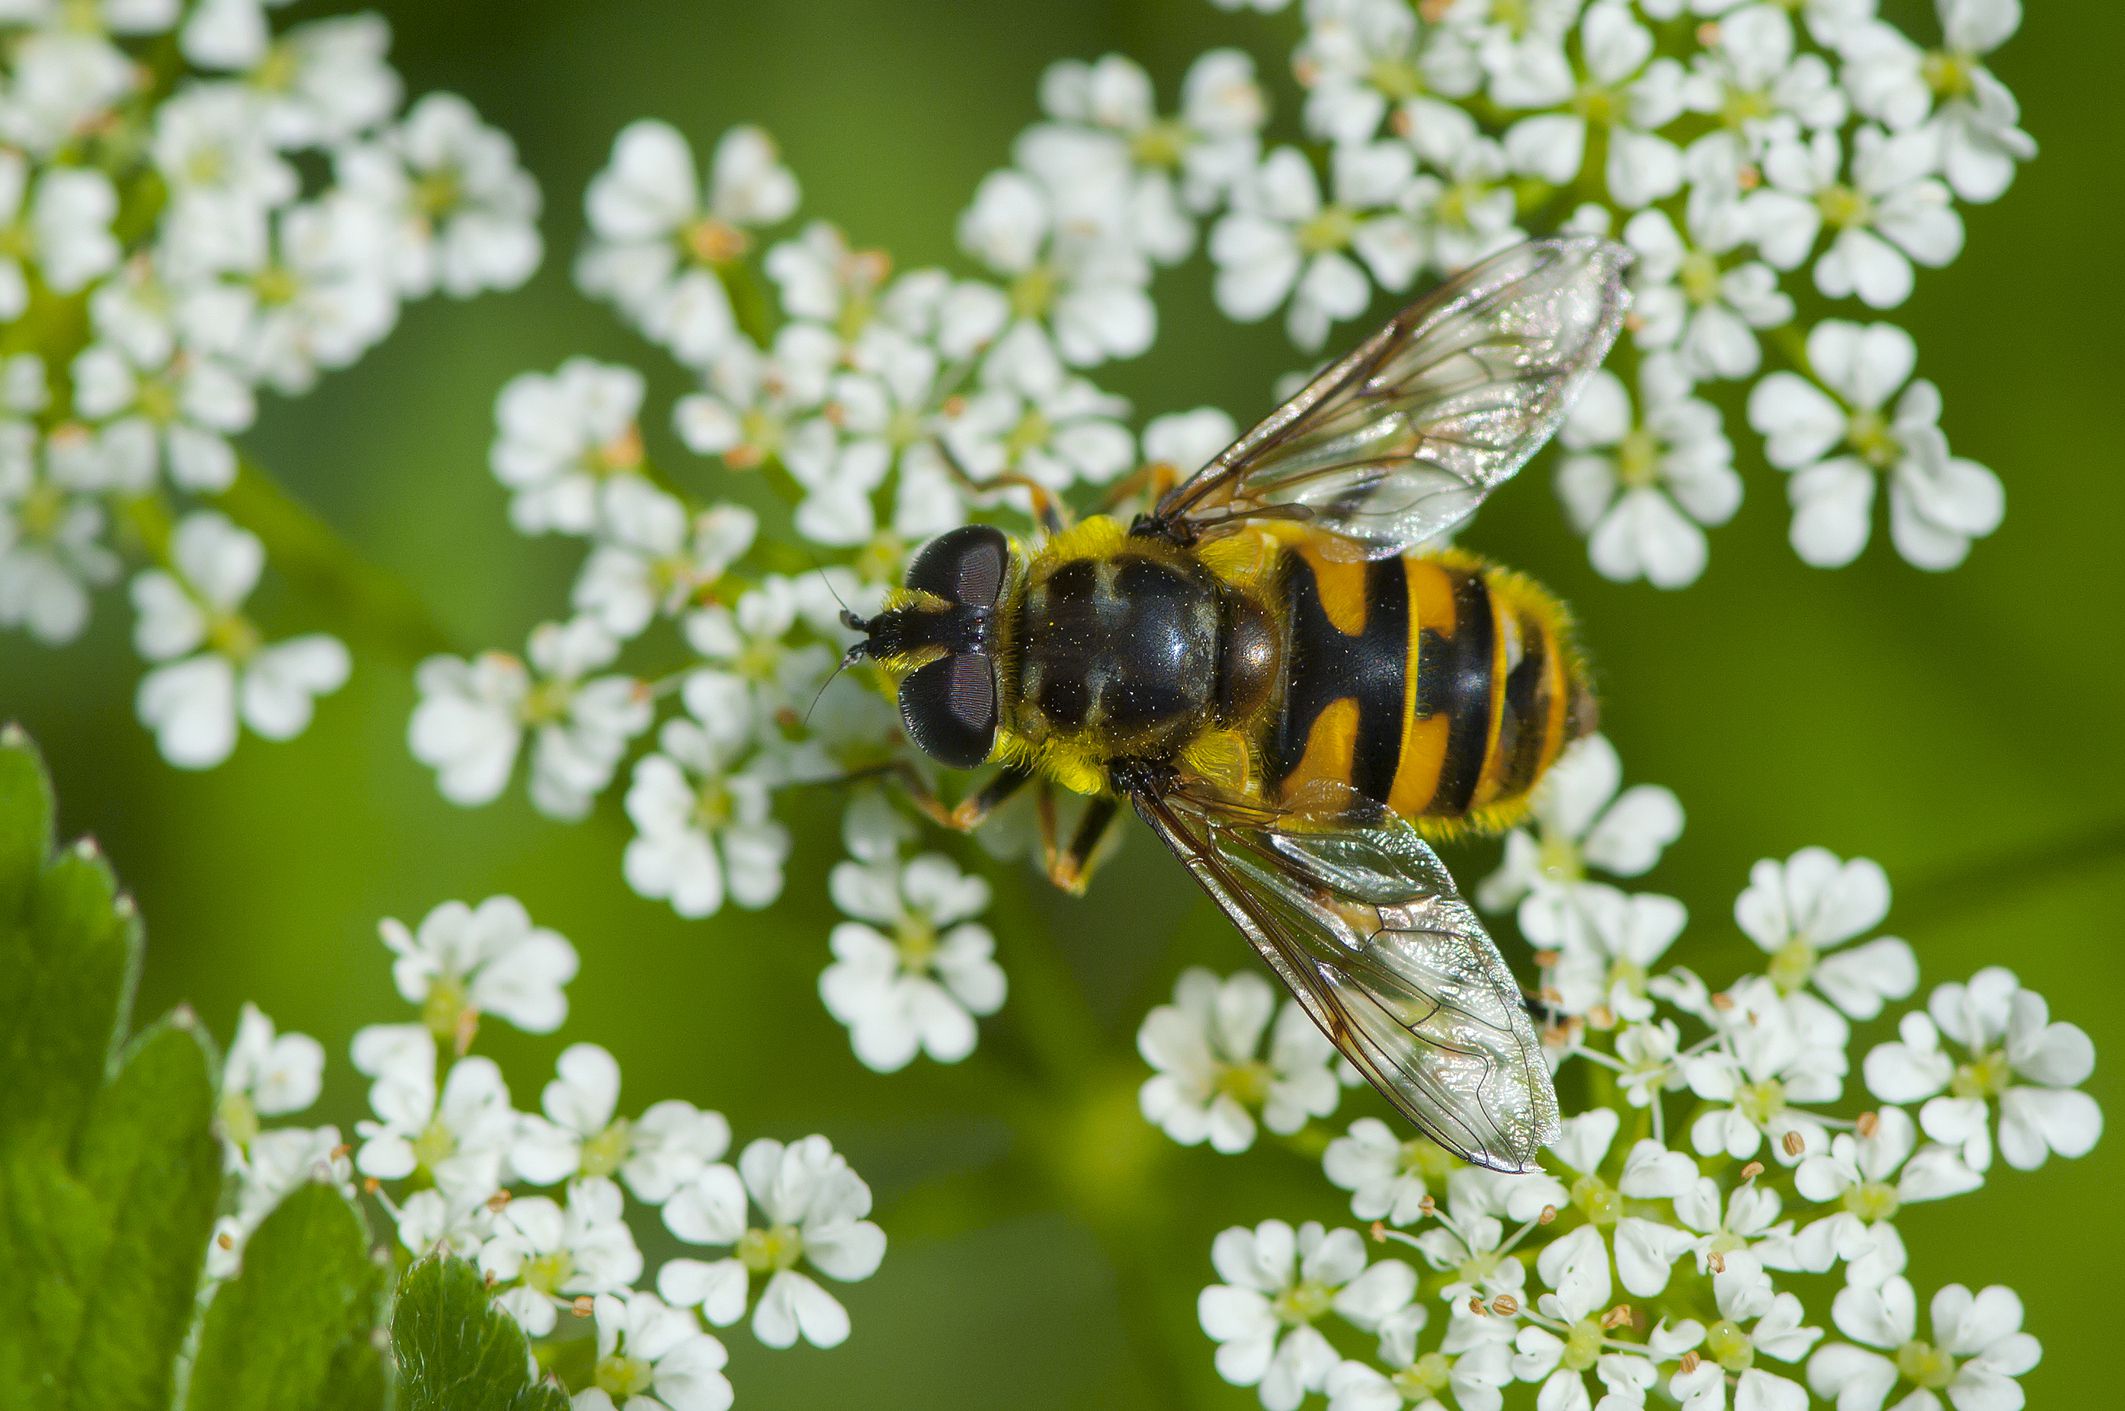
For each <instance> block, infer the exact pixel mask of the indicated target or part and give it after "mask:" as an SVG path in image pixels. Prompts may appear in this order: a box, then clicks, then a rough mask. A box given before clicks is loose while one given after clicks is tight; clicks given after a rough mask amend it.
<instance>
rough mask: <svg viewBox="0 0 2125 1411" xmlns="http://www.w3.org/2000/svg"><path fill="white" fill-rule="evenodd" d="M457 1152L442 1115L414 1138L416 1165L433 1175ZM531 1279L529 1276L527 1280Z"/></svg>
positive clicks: (454, 1139) (454, 1136)
mask: <svg viewBox="0 0 2125 1411" xmlns="http://www.w3.org/2000/svg"><path fill="white" fill-rule="evenodd" d="M456 1154H457V1133H455V1132H453V1131H451V1130H450V1128H449V1126H448V1125H447V1124H446V1123H445V1122H444V1121H443V1119H442V1118H440V1117H437V1118H434V1119H433V1120H431V1121H430V1122H429V1123H428V1125H427V1126H425V1127H423V1128H422V1129H421V1134H420V1135H419V1136H417V1137H415V1138H414V1139H413V1162H414V1165H415V1166H416V1167H418V1168H419V1169H420V1170H422V1171H424V1172H426V1173H427V1174H428V1175H429V1176H431V1177H432V1176H433V1175H434V1174H435V1168H436V1167H438V1166H440V1165H442V1164H443V1163H444V1162H445V1161H448V1160H449V1159H450V1158H451V1157H452V1156H455V1155H456ZM529 1281H530V1280H529V1277H528V1276H527V1277H526V1282H527V1283H528V1282H529Z"/></svg>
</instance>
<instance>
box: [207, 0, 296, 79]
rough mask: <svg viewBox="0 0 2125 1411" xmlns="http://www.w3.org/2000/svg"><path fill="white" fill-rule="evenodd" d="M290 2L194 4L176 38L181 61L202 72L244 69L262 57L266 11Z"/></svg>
mask: <svg viewBox="0 0 2125 1411" xmlns="http://www.w3.org/2000/svg"><path fill="white" fill-rule="evenodd" d="M289 3H291V0H198V3H196V4H194V5H193V6H191V13H190V14H189V16H188V17H187V18H186V20H185V23H184V29H183V31H182V32H181V34H180V38H181V41H182V48H183V50H184V56H185V58H187V59H189V60H191V61H192V63H194V64H196V65H197V66H199V67H200V68H203V69H241V68H248V67H249V66H251V65H252V64H255V63H257V62H258V61H259V60H260V59H263V58H264V57H265V56H266V48H267V45H268V44H269V43H270V42H271V40H272V31H271V29H270V27H269V26H268V23H267V20H266V10H267V8H268V7H271V8H274V9H278V8H279V7H281V6H283V5H286V4H289Z"/></svg>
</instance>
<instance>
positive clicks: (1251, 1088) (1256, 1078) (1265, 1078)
mask: <svg viewBox="0 0 2125 1411" xmlns="http://www.w3.org/2000/svg"><path fill="white" fill-rule="evenodd" d="M1275 1081H1276V1074H1275V1073H1274V1072H1272V1071H1271V1070H1270V1067H1269V1065H1268V1064H1266V1063H1264V1062H1262V1061H1261V1060H1260V1059H1259V1058H1250V1059H1248V1060H1247V1061H1246V1062H1245V1063H1227V1064H1225V1065H1224V1066H1223V1067H1222V1068H1220V1069H1219V1070H1218V1075H1217V1090H1218V1091H1219V1092H1221V1093H1223V1094H1224V1095H1225V1096H1227V1097H1229V1098H1231V1099H1232V1100H1233V1101H1234V1102H1236V1103H1238V1104H1240V1106H1242V1107H1260V1106H1261V1105H1262V1104H1263V1103H1265V1102H1267V1101H1268V1100H1269V1088H1270V1085H1271V1084H1272V1083H1274V1082H1275Z"/></svg>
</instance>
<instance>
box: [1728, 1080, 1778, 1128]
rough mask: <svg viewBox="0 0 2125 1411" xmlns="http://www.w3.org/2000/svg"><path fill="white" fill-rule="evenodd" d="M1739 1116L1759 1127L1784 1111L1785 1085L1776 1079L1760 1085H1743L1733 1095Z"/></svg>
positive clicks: (1765, 1081)
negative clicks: (1739, 1112) (1739, 1111)
mask: <svg viewBox="0 0 2125 1411" xmlns="http://www.w3.org/2000/svg"><path fill="white" fill-rule="evenodd" d="M1734 1106H1735V1107H1737V1108H1739V1109H1740V1110H1741V1115H1742V1116H1744V1117H1746V1118H1748V1119H1749V1120H1750V1121H1751V1122H1753V1123H1755V1124H1756V1125H1757V1126H1759V1127H1761V1126H1763V1125H1765V1124H1766V1123H1768V1122H1769V1121H1770V1120H1771V1119H1772V1118H1774V1117H1776V1116H1778V1115H1779V1114H1780V1113H1781V1112H1784V1111H1785V1110H1786V1085H1785V1084H1784V1083H1781V1082H1779V1081H1778V1080H1777V1079H1776V1078H1766V1079H1765V1080H1764V1081H1763V1082H1761V1083H1743V1084H1742V1085H1741V1090H1740V1091H1739V1092H1737V1093H1735V1094H1734Z"/></svg>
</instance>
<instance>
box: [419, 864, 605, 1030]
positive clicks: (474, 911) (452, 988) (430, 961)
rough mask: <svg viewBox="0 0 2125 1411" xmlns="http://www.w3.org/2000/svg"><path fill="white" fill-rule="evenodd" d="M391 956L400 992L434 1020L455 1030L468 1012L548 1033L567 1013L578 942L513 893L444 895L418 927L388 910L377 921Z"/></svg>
mask: <svg viewBox="0 0 2125 1411" xmlns="http://www.w3.org/2000/svg"><path fill="white" fill-rule="evenodd" d="M377 930H378V932H379V933H380V934H381V935H382V936H383V940H384V945H385V947H386V948H388V949H389V950H390V952H391V954H392V956H393V960H392V962H391V980H392V983H393V984H394V985H396V986H397V987H398V993H399V997H400V998H401V999H403V1000H405V1001H406V1002H407V1003H408V1004H417V1005H420V1006H422V1009H423V1012H424V1015H425V1016H426V1017H427V1019H428V1022H429V1024H430V1027H431V1028H437V1029H440V1030H441V1031H442V1032H445V1033H448V1032H452V1031H453V1030H454V1029H455V1028H456V1026H457V1025H458V1023H459V1022H460V1021H461V1016H463V1015H464V1014H465V1013H467V1012H470V1013H473V1014H477V1015H493V1016H494V1017H495V1018H497V1019H505V1020H507V1021H508V1022H509V1023H511V1024H514V1025H515V1026H516V1027H517V1028H519V1029H522V1030H524V1031H525V1032H526V1033H529V1034H550V1033H552V1032H553V1031H554V1030H556V1029H558V1028H560V1027H561V1021H562V1020H563V1019H565V1018H567V1017H568V995H567V992H566V990H565V989H564V988H563V987H564V986H566V985H567V983H568V982H569V981H570V980H572V979H574V978H575V973H576V953H575V947H573V946H571V945H569V944H568V942H567V941H566V940H565V939H564V938H563V937H562V936H560V935H559V934H558V933H557V932H554V931H549V930H547V929H546V928H545V927H543V926H534V925H533V924H532V922H531V916H530V914H529V913H528V912H526V911H525V910H524V904H523V903H522V902H520V901H518V900H517V899H516V898H515V897H489V898H487V900H485V901H483V902H481V903H480V904H479V905H478V906H477V907H471V906H467V905H466V904H465V903H463V902H461V901H448V902H444V903H443V904H442V905H441V906H438V907H436V908H435V909H434V910H433V911H430V912H429V913H428V914H427V915H426V916H425V917H423V918H422V919H421V923H420V926H419V928H418V929H417V930H411V931H409V930H408V929H407V928H406V926H405V924H404V923H403V922H399V921H394V920H391V919H389V918H386V919H385V920H384V921H383V922H381V923H380V924H379V925H378V927H377Z"/></svg>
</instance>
